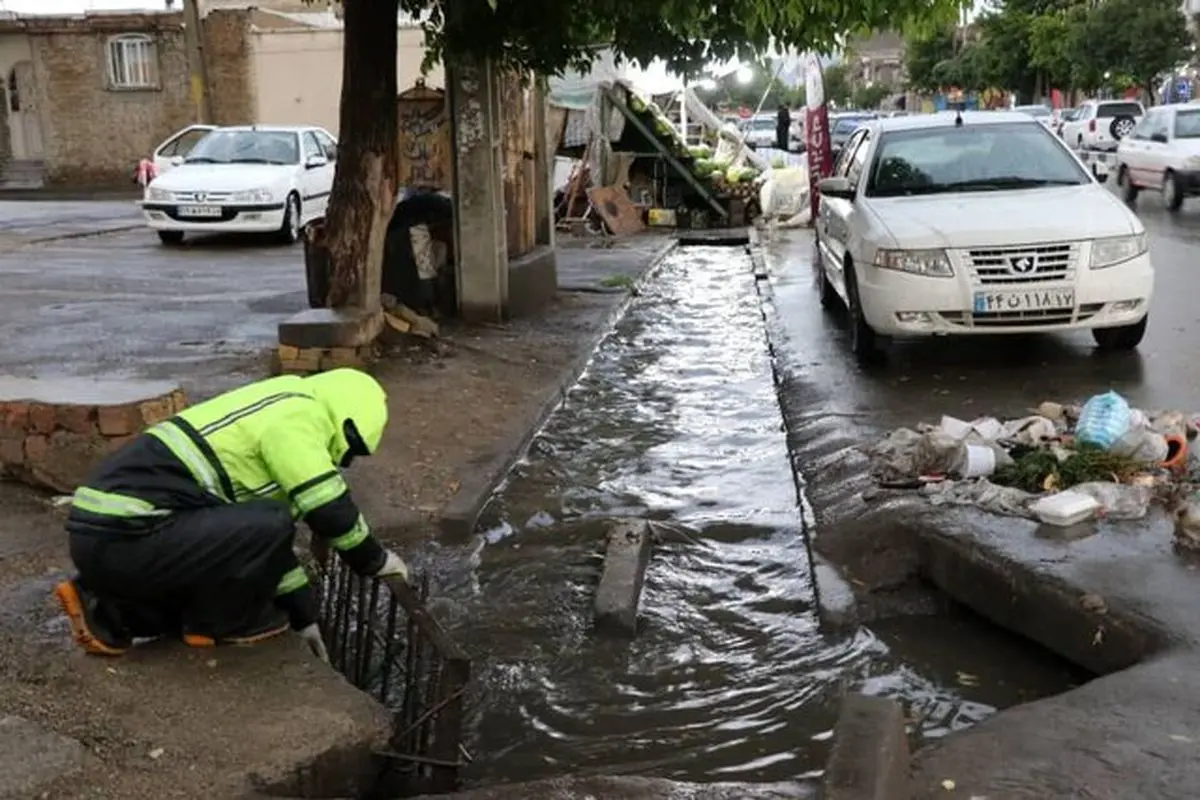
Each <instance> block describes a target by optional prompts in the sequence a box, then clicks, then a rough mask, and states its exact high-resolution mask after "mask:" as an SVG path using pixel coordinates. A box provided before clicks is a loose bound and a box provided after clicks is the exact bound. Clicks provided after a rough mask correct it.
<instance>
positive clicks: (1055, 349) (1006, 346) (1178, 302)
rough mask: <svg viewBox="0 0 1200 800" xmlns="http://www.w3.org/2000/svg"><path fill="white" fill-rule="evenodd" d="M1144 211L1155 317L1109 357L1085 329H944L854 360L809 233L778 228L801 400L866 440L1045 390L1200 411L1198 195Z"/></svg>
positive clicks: (774, 257)
mask: <svg viewBox="0 0 1200 800" xmlns="http://www.w3.org/2000/svg"><path fill="white" fill-rule="evenodd" d="M1137 210H1138V214H1139V216H1140V217H1141V218H1142V220H1143V222H1144V224H1145V226H1146V228H1147V231H1148V232H1149V234H1150V251H1151V254H1152V256H1153V258H1154V265H1155V267H1156V269H1157V278H1156V287H1155V296H1154V299H1153V302H1152V305H1151V312H1150V326H1149V330H1148V331H1147V334H1146V338H1145V340H1144V341H1143V342H1142V346H1141V348H1140V349H1139V350H1138V351H1137V352H1135V353H1115V354H1105V355H1101V354H1099V353H1097V352H1096V351H1095V350H1094V349H1093V346H1092V338H1091V336H1090V334H1087V333H1084V334H1073V335H1071V336H1036V337H1035V336H1020V337H1000V336H995V337H986V338H984V337H970V338H967V337H963V338H959V339H955V340H947V339H936V340H926V341H922V342H897V343H895V344H894V345H893V347H892V351H891V353H890V358H889V361H888V363H887V364H886V365H885V366H882V367H880V368H878V369H874V370H871V371H870V372H866V371H863V370H862V369H860V368H859V367H858V366H856V365H855V362H854V358H853V356H852V355H851V354H850V350H849V344H848V333H847V331H846V328H845V324H844V320H843V317H842V315H841V314H840V313H836V312H835V313H830V312H825V311H822V310H821V307H820V303H819V302H818V299H817V289H816V286H815V284H814V283H813V273H812V269H811V262H812V258H811V256H812V234H811V232H809V231H792V232H781V234H780V235H779V237H778V238H777V240H776V241H774V242H772V243H770V244H768V246H767V254H768V261H769V264H770V267H771V269H772V272H773V274H774V275H775V280H774V281H773V286H774V291H775V296H776V304H777V306H778V310H779V315H780V318H781V321H782V323H783V325H784V326H785V329H786V333H787V337H788V347H787V350H786V353H785V354H784V356H785V359H784V360H785V361H786V363H787V365H788V368H789V370H790V371H791V374H792V376H793V377H794V378H795V379H796V381H797V383H796V386H797V389H796V391H803V392H804V393H805V397H804V398H803V399H802V402H803V403H804V404H805V406H806V407H810V408H811V409H812V414H813V415H814V416H819V415H822V414H827V415H831V416H833V415H836V416H841V417H844V418H845V419H846V424H847V425H848V426H852V427H858V426H861V427H863V428H865V429H866V430H865V431H863V432H862V434H860V435H854V434H853V433H850V431H847V433H848V434H849V435H850V436H851V438H854V439H858V440H860V441H861V437H862V436H863V435H865V436H870V435H871V433H873V432H875V431H880V430H886V429H890V428H893V427H896V426H900V425H911V424H915V423H916V422H919V421H922V420H924V421H930V422H937V420H938V419H939V418H940V416H941V415H942V414H951V415H954V416H959V417H963V418H972V417H975V416H980V415H993V414H998V415H1009V416H1019V415H1021V414H1022V413H1023V412H1025V410H1026V409H1029V408H1031V407H1033V406H1035V405H1037V403H1038V402H1040V401H1041V400H1045V399H1056V400H1075V399H1080V400H1081V399H1085V398H1086V397H1087V396H1089V395H1091V394H1094V393H1097V392H1103V391H1105V390H1107V389H1115V390H1116V391H1118V392H1121V393H1123V394H1125V395H1126V396H1127V397H1128V398H1129V399H1130V401H1131V402H1133V403H1135V404H1137V405H1139V406H1142V407H1146V408H1172V409H1179V410H1182V411H1185V412H1196V411H1200V355H1198V353H1197V350H1196V347H1195V343H1196V342H1197V341H1200V306H1198V305H1197V301H1196V299H1195V298H1196V287H1197V286H1200V204H1196V203H1195V201H1189V203H1188V204H1185V205H1184V208H1183V210H1182V211H1181V212H1180V213H1179V214H1177V215H1172V214H1169V213H1167V212H1166V211H1165V210H1164V209H1163V207H1162V203H1161V201H1160V200H1159V198H1158V197H1157V196H1156V195H1151V194H1147V195H1143V196H1142V197H1141V198H1139V200H1138V208H1137ZM799 387H803V388H802V389H801V388H799ZM867 431H870V432H871V433H868V432H867Z"/></svg>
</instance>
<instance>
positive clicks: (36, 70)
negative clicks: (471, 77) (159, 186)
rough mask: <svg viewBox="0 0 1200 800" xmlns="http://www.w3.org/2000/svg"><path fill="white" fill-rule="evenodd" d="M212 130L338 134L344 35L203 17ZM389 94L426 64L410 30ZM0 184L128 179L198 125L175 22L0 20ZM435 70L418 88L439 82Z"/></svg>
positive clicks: (326, 13) (221, 11)
mask: <svg viewBox="0 0 1200 800" xmlns="http://www.w3.org/2000/svg"><path fill="white" fill-rule="evenodd" d="M202 36H203V39H202V42H203V52H204V61H205V67H206V72H207V79H208V93H209V97H210V100H211V106H212V116H213V119H212V120H210V121H211V122H215V123H217V124H222V125H236V124H249V123H256V122H257V123H264V124H272V123H274V124H313V125H320V126H322V127H325V128H327V129H328V130H330V131H331V132H333V133H334V134H335V135H336V134H337V130H338V107H339V103H340V98H341V82H342V26H341V20H340V14H338V13H336V11H335V10H334V9H333V8H330V9H326V10H323V11H319V12H314V11H311V10H309V11H296V12H291V11H287V10H271V9H260V8H249V7H245V6H244V5H242V6H240V7H209V8H206V12H205V14H204V18H203V22H202ZM397 37H398V44H399V54H398V59H397V73H398V75H397V76H398V79H399V85H400V86H401V87H402V88H404V87H407V86H411V85H412V84H413V83H414V82H415V80H416V78H417V77H418V76H419V75H420V65H421V61H422V59H423V58H424V53H425V50H424V46H423V35H422V33H421V31H420V29H419V27H417V26H416V25H415V24H412V23H409V24H403V23H402V24H400V25H398V29H397ZM0 77H2V86H0V100H2V102H0V183H2V182H3V178H4V177H5V174H7V175H8V176H9V177H10V179H11V176H12V175H13V174H17V175H20V176H22V179H23V180H28V179H31V178H32V177H33V176H35V175H36V176H37V177H39V178H42V179H44V180H45V182H47V183H51V184H60V185H61V184H69V185H80V186H100V185H111V184H119V183H125V182H128V181H129V180H130V175H131V172H132V169H133V167H134V165H135V164H136V163H137V162H138V160H139V159H141V158H144V157H146V156H148V155H149V154H150V153H151V152H152V151H153V150H154V148H155V147H156V146H157V145H158V144H159V143H160V142H162V141H163V140H164V139H166V138H167V137H169V136H170V135H171V134H172V133H174V132H175V131H177V130H179V129H180V128H183V127H186V126H187V125H190V124H193V123H195V122H198V121H201V120H199V109H198V108H197V106H196V104H195V103H194V102H193V98H192V94H191V91H190V71H189V67H188V59H187V51H186V46H185V40H184V25H183V15H182V14H181V13H179V12H158V13H155V12H139V13H102V12H95V13H88V14H82V15H72V16H16V15H11V14H10V15H6V16H0ZM442 80H443V79H442V76H441V73H440V70H438V71H435V72H434V73H433V74H431V75H429V76H428V77H427V82H428V83H429V84H430V85H434V86H439V85H441V83H442Z"/></svg>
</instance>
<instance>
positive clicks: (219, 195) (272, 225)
mask: <svg viewBox="0 0 1200 800" xmlns="http://www.w3.org/2000/svg"><path fill="white" fill-rule="evenodd" d="M336 159H337V142H336V141H335V140H334V138H333V136H331V135H330V134H329V132H328V131H326V130H325V129H323V128H317V127H312V126H291V125H288V126H285V125H253V126H238V127H229V128H217V129H216V130H213V131H210V132H209V133H208V134H207V135H205V136H204V137H203V138H202V139H201V140H200V141H198V142H197V143H196V145H195V146H194V147H193V148H192V149H191V151H190V152H189V153H188V154H187V156H186V157H184V158H183V160H182V162H181V163H179V164H178V165H176V166H174V167H172V168H171V170H170V171H169V172H167V173H166V174H165V175H159V176H158V177H157V178H155V179H154V180H153V181H151V182H150V185H149V186H147V187H146V193H145V198H144V199H143V200H142V203H141V205H142V212H143V213H144V214H145V217H146V222H147V223H148V224H149V226H150V228H151V229H153V230H155V231H157V232H158V238H159V239H161V240H162V241H163V243H164V244H179V243H180V242H182V241H183V237H184V235H185V234H187V233H221V232H232V233H253V232H275V233H277V234H278V236H279V238H280V240H282V241H284V242H288V243H291V242H295V241H296V240H297V239H298V238H299V236H300V230H301V229H302V228H303V227H304V225H305V224H307V223H308V222H309V221H310V220H312V219H316V218H317V217H321V216H323V215H324V214H325V207H326V205H327V203H328V202H329V192H330V190H331V188H332V186H333V171H334V163H335V161H336Z"/></svg>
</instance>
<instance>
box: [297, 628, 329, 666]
mask: <svg viewBox="0 0 1200 800" xmlns="http://www.w3.org/2000/svg"><path fill="white" fill-rule="evenodd" d="M296 633H297V634H299V636H300V638H301V639H303V640H304V643H305V644H306V645H308V649H309V650H311V651H312V654H313V655H314V656H316V657H317V658H319V659H321V660H322V661H324V662H325V663H326V664H328V663H329V651H328V650H326V649H325V640H324V639H322V638H321V629H320V628H319V627H317V624H316V623H315V622H314V623H313V624H312V625H309V626H307V627H304V628H301V629H300V630H298V631H296Z"/></svg>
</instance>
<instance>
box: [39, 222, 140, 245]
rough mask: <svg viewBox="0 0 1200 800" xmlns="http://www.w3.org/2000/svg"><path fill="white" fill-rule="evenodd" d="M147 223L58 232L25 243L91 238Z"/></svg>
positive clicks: (137, 228) (120, 231) (135, 228)
mask: <svg viewBox="0 0 1200 800" xmlns="http://www.w3.org/2000/svg"><path fill="white" fill-rule="evenodd" d="M145 227H146V225H145V223H142V222H139V223H137V224H131V225H117V226H114V227H112V228H101V229H99V230H93V231H74V232H72V233H58V234H55V235H53V236H42V237H39V238H35V239H26V240H25V244H47V243H49V242H61V241H65V240H68V239H90V238H92V237H95V236H107V235H108V234H110V233H124V232H125V231H136V230H141V229H142V228H145Z"/></svg>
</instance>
